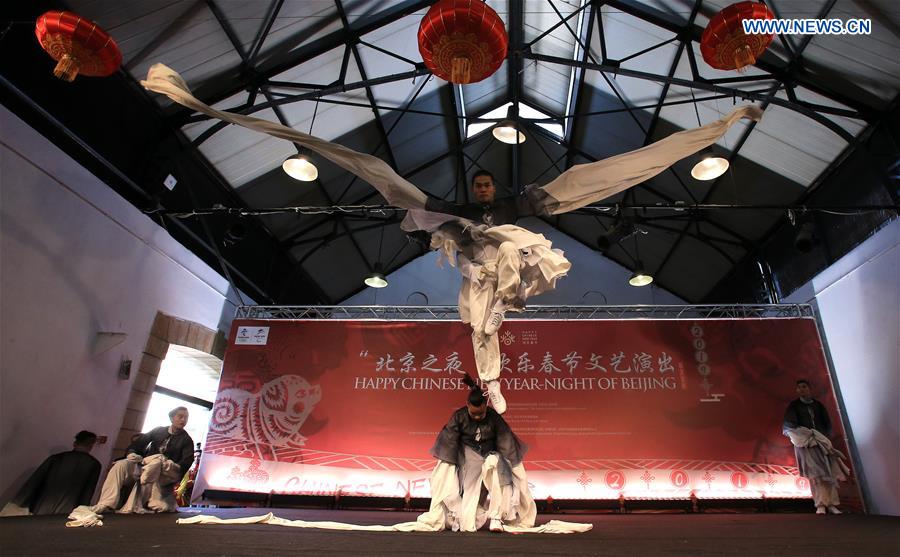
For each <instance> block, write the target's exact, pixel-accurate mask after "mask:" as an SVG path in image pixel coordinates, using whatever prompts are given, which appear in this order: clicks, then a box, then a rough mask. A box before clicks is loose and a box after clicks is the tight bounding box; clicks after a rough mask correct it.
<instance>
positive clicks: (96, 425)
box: [0, 107, 234, 505]
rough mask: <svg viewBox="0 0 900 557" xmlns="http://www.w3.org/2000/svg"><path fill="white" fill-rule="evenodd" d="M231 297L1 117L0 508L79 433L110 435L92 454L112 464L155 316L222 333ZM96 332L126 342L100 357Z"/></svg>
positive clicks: (100, 187)
mask: <svg viewBox="0 0 900 557" xmlns="http://www.w3.org/2000/svg"><path fill="white" fill-rule="evenodd" d="M227 297H229V286H228V283H227V281H226V280H225V279H224V278H222V277H221V276H220V275H218V274H217V273H216V272H214V271H213V270H212V269H211V268H210V267H208V266H207V265H206V264H205V263H203V262H202V261H201V260H200V259H198V258H197V257H196V256H195V255H193V254H192V253H190V252H189V251H188V250H186V249H185V248H184V247H182V246H181V245H180V244H179V243H177V242H176V241H175V240H173V239H172V238H171V237H170V236H169V235H168V233H167V232H166V231H165V230H164V229H162V228H161V227H159V226H157V225H156V224H155V223H153V222H152V221H151V220H150V219H148V218H147V217H145V216H144V215H143V214H142V213H140V211H138V210H137V209H136V208H134V207H133V206H132V205H131V204H129V203H128V202H127V201H125V200H124V199H122V198H121V197H119V196H118V195H117V194H115V193H114V192H113V191H112V190H111V189H110V188H109V187H108V186H106V185H105V184H103V183H102V182H100V181H99V180H98V179H97V178H96V177H94V176H93V175H92V174H90V173H89V172H87V171H86V170H85V169H84V168H82V167H81V166H80V165H78V164H77V163H76V162H75V161H73V160H72V159H70V158H69V157H68V156H66V155H64V154H63V153H62V152H61V151H60V150H59V149H57V148H56V147H55V146H54V145H52V144H51V143H50V142H49V141H47V140H46V139H45V138H43V137H42V136H40V135H39V134H38V133H37V132H35V131H34V130H32V129H31V128H30V127H28V126H27V125H26V124H25V123H24V122H22V121H21V120H19V119H18V118H17V117H16V116H14V115H13V114H11V113H10V112H8V111H7V110H6V109H5V108H2V107H0V505H2V504H4V503H5V502H6V501H7V500H8V499H9V498H10V497H11V496H12V495H13V494H14V493H15V490H16V489H17V488H18V486H19V485H21V482H22V481H23V480H24V478H25V477H27V475H28V474H29V473H30V472H31V471H32V470H33V469H34V468H35V467H36V466H37V464H39V463H40V462H41V460H43V459H44V458H45V457H46V456H47V455H48V454H50V453H52V452H57V451H61V450H67V449H70V448H71V444H72V438H73V437H74V435H75V433H76V432H78V431H79V430H80V429H88V430H91V431H94V432H96V433H97V434H100V435H107V436H109V438H110V441H109V443H107V444H106V445H98V446H97V447H96V448H95V449H94V456H96V457H97V458H98V459H99V460H100V461H101V462H108V461H109V459H110V456H111V455H110V451H111V449H112V444H113V443H114V441H115V437H116V434H117V433H118V430H119V427H120V425H121V422H122V418H123V416H124V413H125V405H126V403H127V401H128V397H129V394H130V388H131V380H133V379H134V377H135V376H136V368H137V365H138V364H139V362H140V358H141V352H142V350H143V348H144V345H145V344H146V342H147V338H148V335H149V333H150V327H151V325H152V324H153V319H154V317H155V315H156V313H157V311H158V310H159V311H162V312H164V313H167V314H170V315H173V316H176V317H180V318H183V319H187V320H190V321H194V322H197V323H200V324H201V325H204V326H206V327H209V328H211V329H219V328H221V327H222V326H225V325H226V324H227V323H228V321H230V318H231V316H232V315H233V312H234V303H233V302H226V298H227ZM231 297H232V299H234V295H233V292H232V294H231ZM225 330H227V329H225ZM98 331H107V332H124V333H127V335H128V336H127V339H126V340H125V342H123V343H122V344H120V345H118V346H116V347H115V348H113V349H111V350H109V351H108V352H105V353H101V354H95V353H94V351H93V350H92V344H93V341H94V338H95V334H96V333H97V332H98ZM123 358H128V359H131V360H133V361H134V372H133V373H132V379H131V380H120V379H118V377H117V369H118V366H119V363H120V361H121V359H123Z"/></svg>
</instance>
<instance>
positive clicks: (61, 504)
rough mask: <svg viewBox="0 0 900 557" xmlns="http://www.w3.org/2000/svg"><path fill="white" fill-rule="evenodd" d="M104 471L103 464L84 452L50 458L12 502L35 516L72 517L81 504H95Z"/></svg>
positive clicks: (69, 452) (68, 452) (68, 453)
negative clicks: (69, 514)
mask: <svg viewBox="0 0 900 557" xmlns="http://www.w3.org/2000/svg"><path fill="white" fill-rule="evenodd" d="M100 468H101V466H100V462H99V461H98V460H97V459H96V458H94V457H92V456H91V455H89V454H88V453H86V452H84V451H67V452H64V453H57V454H55V455H52V456H49V457H47V459H46V460H44V462H43V463H41V465H40V466H39V467H38V469H37V470H35V471H34V473H33V474H31V477H29V478H28V481H26V482H25V485H23V486H22V487H21V489H19V492H18V493H16V496H15V497H13V499H12V502H13V503H14V504H16V505H18V506H20V507H24V508H28V510H29V511H30V512H31V514H68V513H69V512H71V511H72V509H74V508H75V507H77V506H78V505H90V504H91V497H93V495H94V489H95V488H96V487H97V480H98V479H99V478H100Z"/></svg>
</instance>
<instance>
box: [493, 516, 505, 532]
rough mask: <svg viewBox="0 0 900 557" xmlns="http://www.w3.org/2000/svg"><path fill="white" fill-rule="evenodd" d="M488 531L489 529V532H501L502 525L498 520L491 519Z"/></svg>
mask: <svg viewBox="0 0 900 557" xmlns="http://www.w3.org/2000/svg"><path fill="white" fill-rule="evenodd" d="M490 529H491V532H502V531H503V523H502V522H501V521H500V519H499V518H492V519H491V526H490Z"/></svg>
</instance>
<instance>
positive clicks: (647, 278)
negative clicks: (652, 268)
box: [628, 261, 653, 286]
mask: <svg viewBox="0 0 900 557" xmlns="http://www.w3.org/2000/svg"><path fill="white" fill-rule="evenodd" d="M651 282H653V276H651V275H650V274H648V273H646V272H645V271H644V266H643V265H642V264H641V262H640V261H638V265H637V269H635V271H634V273H632V275H631V278H629V279H628V284H630V285H631V286H647V285H648V284H650V283H651Z"/></svg>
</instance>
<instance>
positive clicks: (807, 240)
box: [794, 221, 819, 253]
mask: <svg viewBox="0 0 900 557" xmlns="http://www.w3.org/2000/svg"><path fill="white" fill-rule="evenodd" d="M817 245H819V237H818V235H816V224H815V223H814V222H812V221H806V222H804V223H803V224H801V225H800V227H799V229H798V230H797V236H795V237H794V249H796V250H797V251H799V252H800V253H808V252H810V251H812V249H813V248H814V247H816V246H817Z"/></svg>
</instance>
